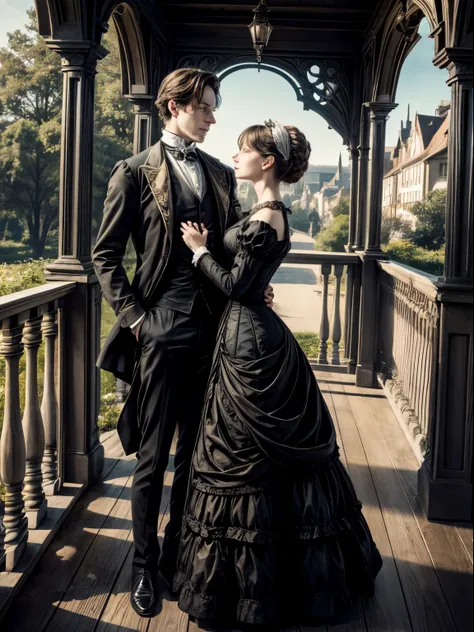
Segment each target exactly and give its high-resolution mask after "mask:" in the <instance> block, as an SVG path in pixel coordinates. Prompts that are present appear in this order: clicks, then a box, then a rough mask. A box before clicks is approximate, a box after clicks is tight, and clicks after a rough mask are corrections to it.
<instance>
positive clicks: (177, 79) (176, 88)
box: [155, 68, 221, 122]
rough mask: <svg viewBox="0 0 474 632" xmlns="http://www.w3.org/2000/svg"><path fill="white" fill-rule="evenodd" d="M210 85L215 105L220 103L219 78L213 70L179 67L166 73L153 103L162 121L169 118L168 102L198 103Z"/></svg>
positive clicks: (184, 104)
mask: <svg viewBox="0 0 474 632" xmlns="http://www.w3.org/2000/svg"><path fill="white" fill-rule="evenodd" d="M208 86H209V87H210V88H212V89H213V90H214V94H215V95H216V105H217V107H219V105H220V103H221V95H220V92H219V89H220V80H219V78H218V77H217V76H216V75H215V74H214V73H213V72H207V71H205V70H200V69H199V68H179V69H178V70H174V71H173V72H171V73H170V74H169V75H167V76H166V77H165V78H164V79H163V81H162V83H161V86H160V89H159V90H158V97H157V99H156V101H155V105H156V107H157V108H158V112H159V115H160V118H161V120H162V121H164V122H166V121H167V120H169V119H170V118H171V112H170V111H169V109H168V103H169V101H171V99H173V100H174V101H176V104H177V105H179V106H182V107H186V106H187V105H194V106H196V105H198V104H199V103H200V102H201V99H202V95H203V93H204V90H205V88H207V87H208Z"/></svg>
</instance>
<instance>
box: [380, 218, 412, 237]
mask: <svg viewBox="0 0 474 632" xmlns="http://www.w3.org/2000/svg"><path fill="white" fill-rule="evenodd" d="M411 233H412V226H411V222H410V220H408V219H405V218H403V217H396V216H395V217H393V216H391V215H390V214H389V213H384V214H383V215H382V225H381V228H380V243H381V244H388V243H389V242H391V241H392V239H395V238H397V237H398V238H401V239H405V238H406V237H409V236H410V235H411Z"/></svg>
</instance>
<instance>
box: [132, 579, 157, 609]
mask: <svg viewBox="0 0 474 632" xmlns="http://www.w3.org/2000/svg"><path fill="white" fill-rule="evenodd" d="M130 603H131V605H132V608H133V609H134V610H135V612H136V613H137V614H139V615H140V616H141V617H152V616H153V614H154V612H155V608H156V573H153V572H151V571H148V570H146V569H144V568H137V569H135V570H134V572H133V580H132V592H131V594H130Z"/></svg>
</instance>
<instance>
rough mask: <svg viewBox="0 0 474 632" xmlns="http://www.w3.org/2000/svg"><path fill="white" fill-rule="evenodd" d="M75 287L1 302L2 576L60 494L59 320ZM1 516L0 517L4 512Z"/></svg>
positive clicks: (54, 287) (54, 286)
mask: <svg viewBox="0 0 474 632" xmlns="http://www.w3.org/2000/svg"><path fill="white" fill-rule="evenodd" d="M74 288H75V283H61V282H60V283H48V284H46V285H43V286H40V287H38V288H34V289H32V290H25V291H23V292H17V293H15V294H11V295H9V296H4V297H1V298H0V324H1V339H0V356H1V357H3V358H4V360H5V387H4V389H5V393H4V416H3V426H2V434H1V439H0V477H1V481H2V484H3V487H4V502H3V518H2V520H1V522H0V570H1V569H2V568H5V570H7V571H12V570H13V569H14V568H15V566H16V564H17V562H18V560H19V558H20V556H21V554H22V553H23V551H24V549H25V547H26V544H27V540H28V528H30V529H34V528H36V527H38V525H39V524H40V522H41V520H42V519H43V518H44V517H45V515H46V512H47V500H46V494H45V488H47V492H48V494H53V493H55V492H57V491H58V490H59V485H58V471H57V448H58V446H57V439H56V436H57V397H56V393H55V386H54V384H55V371H56V367H55V353H54V348H55V339H56V336H57V326H56V314H57V312H58V310H59V309H60V308H61V306H62V300H63V297H64V296H66V295H67V294H69V293H70V292H72V291H73V290H74ZM43 336H44V338H45V364H44V383H43V400H42V406H41V408H40V404H39V395H38V394H39V391H40V384H39V381H38V351H39V349H40V347H41V344H42V342H43ZM24 351H25V364H26V372H25V393H24V394H25V405H24V410H23V417H22V416H21V410H20V395H21V394H20V361H21V360H22V358H23V354H24ZM0 515H1V512H0Z"/></svg>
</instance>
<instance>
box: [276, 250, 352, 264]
mask: <svg viewBox="0 0 474 632" xmlns="http://www.w3.org/2000/svg"><path fill="white" fill-rule="evenodd" d="M284 263H298V264H306V265H322V264H323V263H332V264H336V265H360V257H359V255H358V254H356V253H355V252H321V251H314V252H313V251H308V250H291V251H290V252H289V253H288V254H287V255H286V257H285V261H284Z"/></svg>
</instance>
